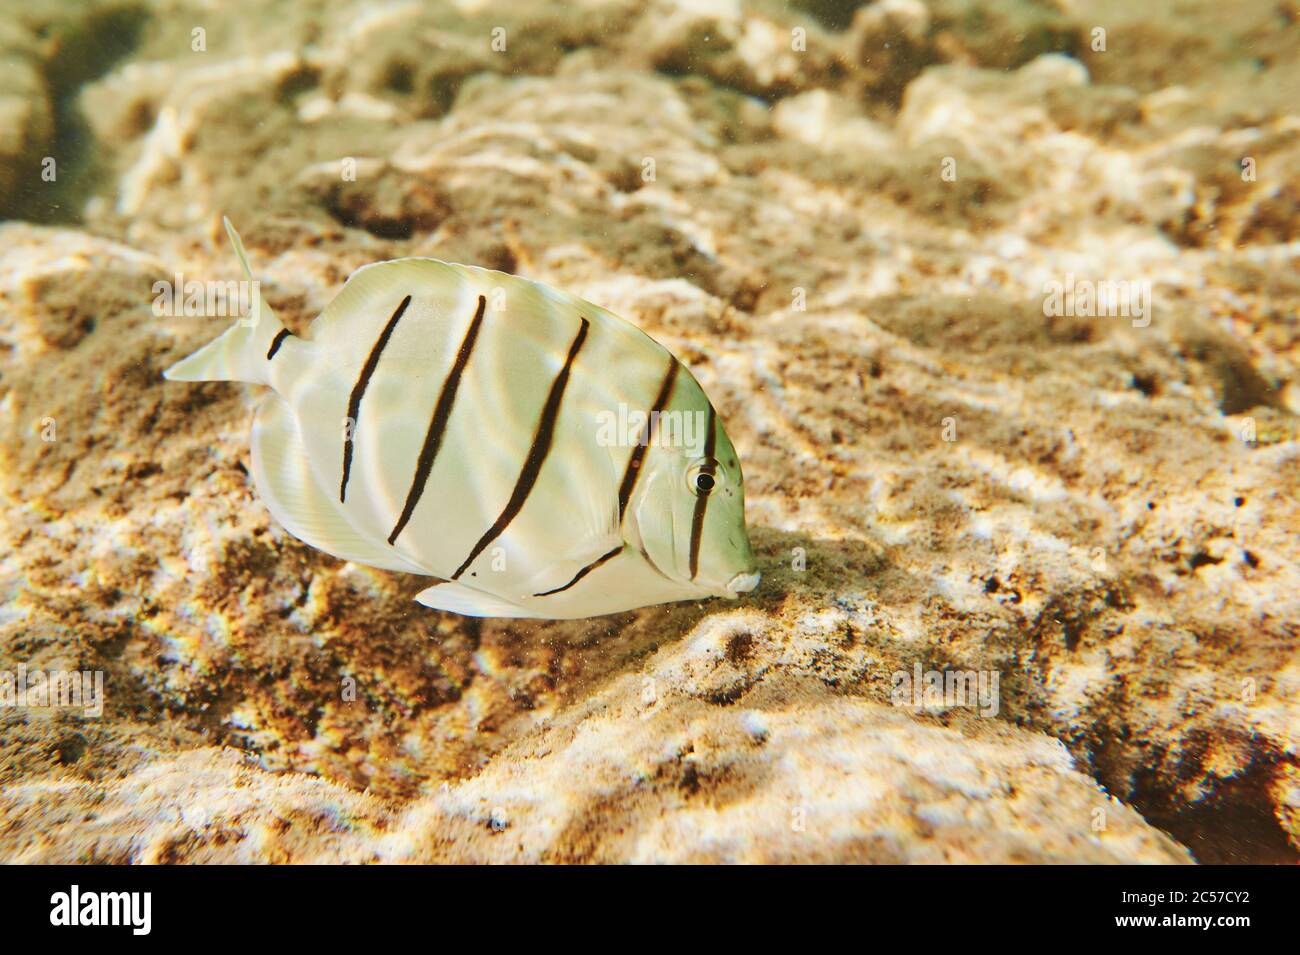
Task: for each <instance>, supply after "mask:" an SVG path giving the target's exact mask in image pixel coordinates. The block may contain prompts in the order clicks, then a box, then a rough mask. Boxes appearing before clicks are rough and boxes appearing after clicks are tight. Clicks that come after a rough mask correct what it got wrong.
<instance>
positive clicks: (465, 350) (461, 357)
mask: <svg viewBox="0 0 1300 955" xmlns="http://www.w3.org/2000/svg"><path fill="white" fill-rule="evenodd" d="M486 308H487V299H486V298H485V297H483V296H482V295H480V296H479V297H478V309H477V310H476V311H475V312H474V318H473V319H471V320H470V323H469V329H468V330H467V331H466V332H465V338H464V339H463V340H462V341H461V343H460V350H459V351H458V352H456V361H455V362H454V363H453V364H452V366H451V371H449V372H448V373H447V379H446V381H444V382H443V383H442V390H441V391H440V392H438V401H437V403H436V404H435V405H434V407H433V417H432V418H431V419H429V430H428V431H427V432H425V435H424V446H423V447H421V448H420V457H419V459H418V460H417V461H416V464H415V477H414V478H413V479H412V480H411V489H410V490H409V491H408V492H407V494H406V505H405V506H404V507H403V508H402V516H401V517H399V518H398V519H397V524H396V525H395V526H394V527H393V532H392V533H391V534H389V535H388V543H390V544H391V543H392V542H393V541H395V540H397V535H398V534H400V533H402V528H404V527H406V523H407V521H409V520H410V519H411V515H412V514H414V513H415V505H417V504H419V503H420V496H421V495H422V494H424V485H425V483H426V482H427V481H428V480H429V472H430V471H432V470H433V460H434V458H436V457H437V456H438V449H439V448H441V447H442V435H443V432H444V431H445V430H446V428H447V419H448V418H450V417H451V408H452V405H453V404H454V403H455V401H456V389H457V388H459V387H460V376H461V375H463V374H464V373H465V366H466V365H468V364H469V356H470V353H471V352H473V351H474V341H475V339H477V338H478V330H479V327H480V326H481V325H482V324H483V312H484V310H485V309H486Z"/></svg>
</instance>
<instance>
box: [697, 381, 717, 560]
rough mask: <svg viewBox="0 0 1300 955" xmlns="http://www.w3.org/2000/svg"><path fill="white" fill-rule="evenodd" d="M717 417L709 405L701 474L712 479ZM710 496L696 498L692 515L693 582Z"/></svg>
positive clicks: (714, 464)
mask: <svg viewBox="0 0 1300 955" xmlns="http://www.w3.org/2000/svg"><path fill="white" fill-rule="evenodd" d="M717 417H718V413H717V412H716V411H714V410H713V405H709V424H708V434H707V436H706V437H705V439H704V459H705V460H704V464H703V466H702V467H701V468H700V473H701V474H707V475H709V476H710V477H712V476H713V472H714V471H715V470H717V466H718V462H717V461H714V460H713V452H714V451H715V450H716V449H717V447H718V436H717ZM709 496H710V495H708V494H699V495H698V496H697V497H696V498H695V513H694V514H692V515H691V580H694V579H695V575H696V573H698V572H699V569H700V537H701V535H703V533H704V512H705V511H706V510H708V507H709Z"/></svg>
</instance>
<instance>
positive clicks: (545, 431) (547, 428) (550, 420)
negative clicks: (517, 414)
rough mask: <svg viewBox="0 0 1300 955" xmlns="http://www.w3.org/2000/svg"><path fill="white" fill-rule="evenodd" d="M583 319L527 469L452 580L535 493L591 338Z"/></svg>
mask: <svg viewBox="0 0 1300 955" xmlns="http://www.w3.org/2000/svg"><path fill="white" fill-rule="evenodd" d="M581 321H582V328H580V329H578V337H577V338H575V339H574V340H573V344H572V345H570V346H569V357H568V358H566V359H565V361H564V368H563V369H562V370H561V371H560V373H559V374H558V375H556V376H555V381H553V382H552V383H551V391H550V394H548V395H547V396H546V404H545V405H543V406H542V416H541V419H540V420H539V421H538V422H537V431H536V433H535V434H534V435H533V446H532V447H531V448H529V449H528V457H526V458H525V459H524V466H523V469H522V470H521V471H520V472H519V479H518V480H517V481H516V482H515V489H514V492H513V493H512V494H511V495H510V500H509V501H508V502H507V503H506V506H505V509H504V510H502V511H501V515H500V516H499V517H498V518H497V519H496V522H495V523H494V524H493V525H492V526H491V527H489V528H488V530H487V533H485V534H484V535H483V536H482V537H481V538H479V542H478V543H477V544H475V545H474V549H473V550H472V551H470V553H469V556H468V557H466V558H465V561H464V563H462V564H461V565H460V567H458V568H457V569H456V573H454V574H452V575H451V579H452V580H458V579H459V578H460V575H461V574H463V573H465V570H466V569H467V568H468V567H469V565H470V564H472V563H473V562H474V558H476V557H478V555H479V554H481V553H483V551H484V549H485V548H486V547H487V546H488V544H491V543H492V542H493V541H494V540H496V539H497V538H498V537H500V536H501V532H502V531H504V530H505V529H506V527H507V526H508V525H509V524H510V522H511V521H512V520H514V519H515V515H516V514H518V513H519V511H520V510H521V509H522V508H523V506H524V502H525V501H527V500H528V495H529V494H531V493H532V490H533V485H534V484H536V483H537V475H538V474H540V473H541V470H542V464H543V463H544V462H545V461H546V455H547V454H548V453H549V452H550V450H551V441H552V439H553V438H554V437H555V422H556V419H557V418H559V416H560V400H561V399H562V398H563V397H564V389H565V387H566V386H567V385H568V384H569V373H570V372H571V371H572V370H573V360H574V359H575V358H577V357H578V351H579V349H581V348H582V343H583V342H584V341H586V339H587V329H588V328H589V327H590V325H591V323H590V322H588V321H587V320H586V319H585V318H584V319H582V320H581Z"/></svg>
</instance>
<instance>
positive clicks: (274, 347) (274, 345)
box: [266, 328, 289, 361]
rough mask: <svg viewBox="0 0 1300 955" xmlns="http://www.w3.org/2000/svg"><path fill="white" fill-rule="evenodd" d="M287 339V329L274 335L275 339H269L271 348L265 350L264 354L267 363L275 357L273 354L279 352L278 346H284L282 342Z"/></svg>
mask: <svg viewBox="0 0 1300 955" xmlns="http://www.w3.org/2000/svg"><path fill="white" fill-rule="evenodd" d="M288 337H289V329H287V328H282V329H280V330H279V331H278V332H276V333H275V337H274V338H272V339H271V347H270V349H268V350H267V353H266V360H267V361H270V360H271V359H272V358H274V357H275V353H276V352H278V351H279V350H280V346H281V345H283V344H284V340H285V339H286V338H288Z"/></svg>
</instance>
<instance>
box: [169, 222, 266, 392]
mask: <svg viewBox="0 0 1300 955" xmlns="http://www.w3.org/2000/svg"><path fill="white" fill-rule="evenodd" d="M222 221H223V222H225V224H226V234H227V235H229V236H230V241H231V243H232V244H233V245H234V247H235V255H237V256H239V264H240V265H241V266H242V267H243V269H244V281H246V282H248V283H249V285H250V286H251V287H252V290H253V296H252V308H251V311H250V312H249V315H248V317H246V318H241V319H239V320H238V321H237V322H235V324H234V325H232V326H230V328H228V329H226V331H225V332H224V333H223V334H222V335H220V336H219V337H217V338H215V339H213V340H212V341H210V342H208V343H207V344H206V345H204V346H203V347H202V348H200V349H199V350H198V351H196V352H195V353H194V354H192V355H190V356H189V357H188V358H183V359H181V360H180V361H178V362H177V363H176V364H174V365H172V366H171V367H170V368H168V369H167V370H166V371H164V372H163V377H164V378H166V379H168V380H169V381H248V382H252V383H254V384H259V385H265V384H269V383H270V378H269V372H270V366H269V363H268V360H267V359H268V356H269V354H270V353H271V351H272V348H273V347H274V346H277V345H278V344H279V342H280V341H281V340H282V339H283V338H284V335H282V334H281V333H282V332H285V328H284V325H282V324H281V323H280V320H279V319H278V318H276V317H275V312H273V311H271V306H270V305H268V304H266V299H264V298H262V291H261V289H260V288H259V287H258V284H257V283H256V282H254V281H253V273H252V271H251V270H250V269H249V267H248V256H247V254H246V253H245V252H244V243H243V242H241V241H240V240H239V233H238V232H236V231H235V227H234V226H232V225H231V224H230V220H229V219H223V220H222ZM286 334H287V333H286Z"/></svg>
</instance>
